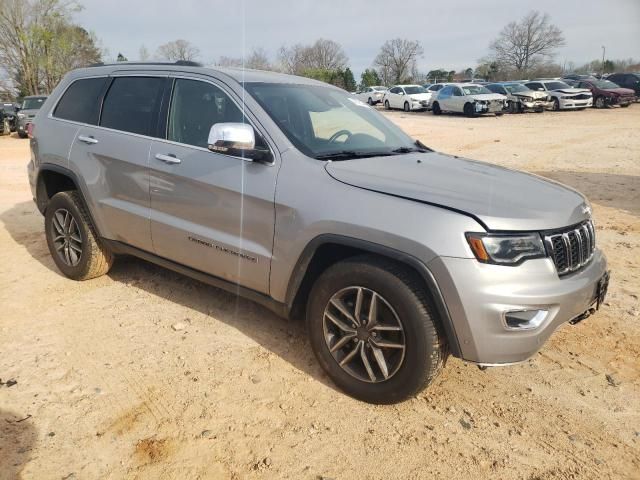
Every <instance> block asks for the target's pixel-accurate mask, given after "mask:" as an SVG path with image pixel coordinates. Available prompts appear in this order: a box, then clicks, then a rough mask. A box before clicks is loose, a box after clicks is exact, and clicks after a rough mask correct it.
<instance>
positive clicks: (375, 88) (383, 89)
mask: <svg viewBox="0 0 640 480" xmlns="http://www.w3.org/2000/svg"><path fill="white" fill-rule="evenodd" d="M371 88H373V89H374V90H375V91H376V92H384V91H385V90H386V89H387V87H371Z"/></svg>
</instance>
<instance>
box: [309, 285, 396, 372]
mask: <svg viewBox="0 0 640 480" xmlns="http://www.w3.org/2000/svg"><path fill="white" fill-rule="evenodd" d="M322 329H323V335H324V340H325V343H326V346H327V349H328V350H329V353H330V354H331V356H332V357H333V359H334V360H335V361H336V363H337V364H338V365H339V366H340V368H342V370H343V371H345V372H346V373H348V374H349V375H350V376H352V377H354V378H356V379H358V380H360V381H363V382H367V383H380V382H384V381H387V380H389V379H390V378H392V377H393V376H394V375H395V374H396V373H397V372H398V370H399V369H400V367H401V366H402V363H403V361H404V356H405V351H406V343H405V334H404V328H403V326H402V322H401V321H400V318H399V317H398V314H397V313H396V312H395V310H394V309H393V307H391V305H390V304H389V302H387V300H386V299H385V298H384V297H382V295H380V294H379V293H377V292H375V291H373V290H370V289H368V288H365V287H360V286H351V287H347V288H344V289H342V290H340V291H338V292H337V293H335V294H334V295H333V296H332V297H331V299H330V300H329V302H328V303H327V306H326V307H325V310H324V314H323V318H322Z"/></svg>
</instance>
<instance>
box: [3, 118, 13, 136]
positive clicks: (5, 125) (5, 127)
mask: <svg viewBox="0 0 640 480" xmlns="http://www.w3.org/2000/svg"><path fill="white" fill-rule="evenodd" d="M2 134H3V135H10V134H11V124H10V123H9V120H7V119H6V118H5V119H4V120H3V121H2Z"/></svg>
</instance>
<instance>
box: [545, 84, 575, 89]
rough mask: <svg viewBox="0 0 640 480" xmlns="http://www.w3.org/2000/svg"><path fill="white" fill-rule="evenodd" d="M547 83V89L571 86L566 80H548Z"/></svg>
mask: <svg viewBox="0 0 640 480" xmlns="http://www.w3.org/2000/svg"><path fill="white" fill-rule="evenodd" d="M545 85H546V86H547V90H562V89H564V88H571V87H570V86H569V85H567V84H566V83H564V82H547V83H546V84H545Z"/></svg>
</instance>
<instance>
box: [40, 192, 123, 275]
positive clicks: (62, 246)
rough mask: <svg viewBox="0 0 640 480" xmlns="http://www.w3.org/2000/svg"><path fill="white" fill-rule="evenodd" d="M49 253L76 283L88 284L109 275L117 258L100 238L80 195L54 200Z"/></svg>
mask: <svg viewBox="0 0 640 480" xmlns="http://www.w3.org/2000/svg"><path fill="white" fill-rule="evenodd" d="M44 226H45V234H46V237H47V245H48V246H49V252H50V253H51V256H52V257H53V261H54V262H55V264H56V266H57V267H58V269H59V270H60V271H61V272H62V273H63V274H64V275H65V276H67V277H69V278H71V279H73V280H88V279H90V278H95V277H99V276H101V275H104V274H105V273H107V272H108V271H109V269H110V268H111V265H112V263H113V255H112V254H111V252H110V251H109V250H108V249H107V248H106V247H105V246H104V245H102V242H100V240H99V238H98V236H97V235H96V233H95V231H94V228H93V226H92V225H91V219H90V217H89V214H88V213H87V210H86V208H85V206H84V203H83V202H82V199H81V198H80V195H79V194H78V192H76V191H68V192H60V193H57V194H55V195H54V196H53V198H52V199H51V201H50V202H49V205H47V210H46V212H45V217H44Z"/></svg>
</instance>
